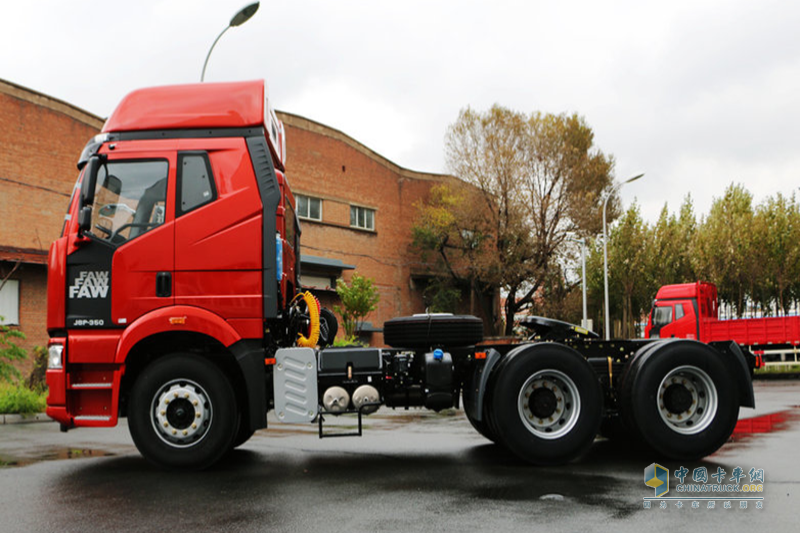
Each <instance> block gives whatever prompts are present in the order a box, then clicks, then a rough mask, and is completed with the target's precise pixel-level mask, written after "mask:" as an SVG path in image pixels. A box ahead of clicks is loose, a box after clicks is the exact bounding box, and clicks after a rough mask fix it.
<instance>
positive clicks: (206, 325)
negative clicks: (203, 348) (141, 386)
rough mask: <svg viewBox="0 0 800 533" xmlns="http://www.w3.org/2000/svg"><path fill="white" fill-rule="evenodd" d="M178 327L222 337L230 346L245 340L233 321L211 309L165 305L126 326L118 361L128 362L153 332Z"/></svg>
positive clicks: (117, 355)
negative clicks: (134, 348)
mask: <svg viewBox="0 0 800 533" xmlns="http://www.w3.org/2000/svg"><path fill="white" fill-rule="evenodd" d="M178 331H190V332H193V333H201V334H203V335H207V336H209V337H211V338H214V339H216V340H218V341H219V342H220V343H221V344H222V345H223V346H225V347H226V348H227V347H230V346H231V345H232V344H234V343H236V342H238V341H240V340H242V337H241V336H240V335H239V334H238V333H237V332H236V330H235V329H233V327H232V326H231V325H230V324H228V323H227V322H226V321H225V320H223V319H222V317H220V316H219V315H216V314H214V313H212V312H210V311H207V310H205V309H201V308H199V307H191V306H188V305H176V306H172V307H162V308H160V309H156V310H154V311H152V312H150V313H147V314H146V315H143V316H140V317H139V318H137V319H136V320H135V321H134V322H133V323H132V324H131V325H130V326H128V327H127V328H125V332H124V333H123V334H122V337H121V338H120V340H119V344H118V345H117V354H116V357H115V358H114V362H116V363H118V364H123V363H125V359H126V358H127V357H128V353H129V352H130V351H131V349H132V348H133V347H134V346H136V344H137V343H138V342H139V341H141V340H143V339H145V338H147V337H150V336H151V335H155V334H157V333H168V332H178Z"/></svg>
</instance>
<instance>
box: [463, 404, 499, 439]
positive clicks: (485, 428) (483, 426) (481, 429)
mask: <svg viewBox="0 0 800 533" xmlns="http://www.w3.org/2000/svg"><path fill="white" fill-rule="evenodd" d="M464 414H465V415H466V416H467V420H469V423H470V424H471V425H472V427H474V428H475V431H477V432H478V433H480V434H481V435H483V436H484V437H486V438H487V439H489V440H490V441H492V442H494V443H495V444H497V442H498V441H497V435H495V434H494V432H493V431H492V430H491V428H490V427H489V423H488V421H487V420H486V419H485V418H484V420H475V419H474V418H472V417H471V416H470V415H469V413H467V412H466V411H464ZM485 416H486V415H484V417H485Z"/></svg>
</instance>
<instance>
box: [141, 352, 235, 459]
mask: <svg viewBox="0 0 800 533" xmlns="http://www.w3.org/2000/svg"><path fill="white" fill-rule="evenodd" d="M165 405H166V408H164V406H165ZM238 418H239V414H238V412H237V408H236V398H235V396H234V393H233V389H232V388H231V385H230V382H229V381H228V379H227V378H226V376H225V374H223V372H222V371H221V370H220V369H219V368H217V367H216V366H215V365H214V364H213V363H211V362H210V361H208V360H207V359H203V358H201V357H199V356H197V355H189V354H172V355H168V356H166V357H164V358H161V359H158V360H156V361H155V362H153V363H152V364H150V365H149V366H148V367H146V368H145V369H144V370H143V371H142V373H141V374H140V375H139V377H138V378H137V379H136V382H135V383H134V385H133V389H132V391H131V396H130V405H129V409H128V426H129V428H130V432H131V437H133V442H134V443H135V444H136V447H137V448H138V449H139V452H140V453H141V454H142V455H143V456H144V457H145V458H146V459H147V460H149V461H150V462H152V463H155V464H156V465H158V466H161V467H166V468H175V469H198V470H199V469H203V468H208V467H209V466H211V465H213V464H214V463H215V462H217V461H218V460H219V459H220V458H221V457H222V456H223V455H224V454H225V452H227V451H228V450H230V449H231V445H232V443H233V442H234V438H235V437H236V436H237V429H238V428H237V422H238ZM198 422H199V423H198Z"/></svg>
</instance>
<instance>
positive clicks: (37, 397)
mask: <svg viewBox="0 0 800 533" xmlns="http://www.w3.org/2000/svg"><path fill="white" fill-rule="evenodd" d="M46 404H47V395H46V393H44V392H37V391H32V390H30V389H29V388H28V387H26V386H24V385H11V384H8V383H0V414H32V413H41V412H42V411H44V409H45V406H46Z"/></svg>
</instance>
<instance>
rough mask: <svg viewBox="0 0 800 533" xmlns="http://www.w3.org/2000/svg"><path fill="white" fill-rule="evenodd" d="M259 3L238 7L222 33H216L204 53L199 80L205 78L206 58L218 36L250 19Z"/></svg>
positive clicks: (209, 54) (209, 55)
mask: <svg viewBox="0 0 800 533" xmlns="http://www.w3.org/2000/svg"><path fill="white" fill-rule="evenodd" d="M260 3H261V2H254V3H252V4H250V5H249V6H247V7H243V8H242V9H240V10H239V12H238V13H236V14H235V15H234V16H233V18H232V19H231V21H230V22H229V23H228V25H227V26H226V27H225V29H224V30H222V33H220V34H219V35H217V38H216V39H214V44H212V45H211V48H210V49H209V50H208V54H206V61H205V63H203V73H202V74H200V81H201V82H202V81H205V78H206V67H207V66H208V58H209V57H211V52H212V51H213V50H214V47H215V46H217V41H219V38H220V37H222V35H223V34H224V33H225V32H226V31H228V29H230V28H233V27H234V26H241V25H242V24H244V23H245V22H247V21H248V20H250V17H252V16H253V15H255V14H256V11H258V6H259V4H260Z"/></svg>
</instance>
